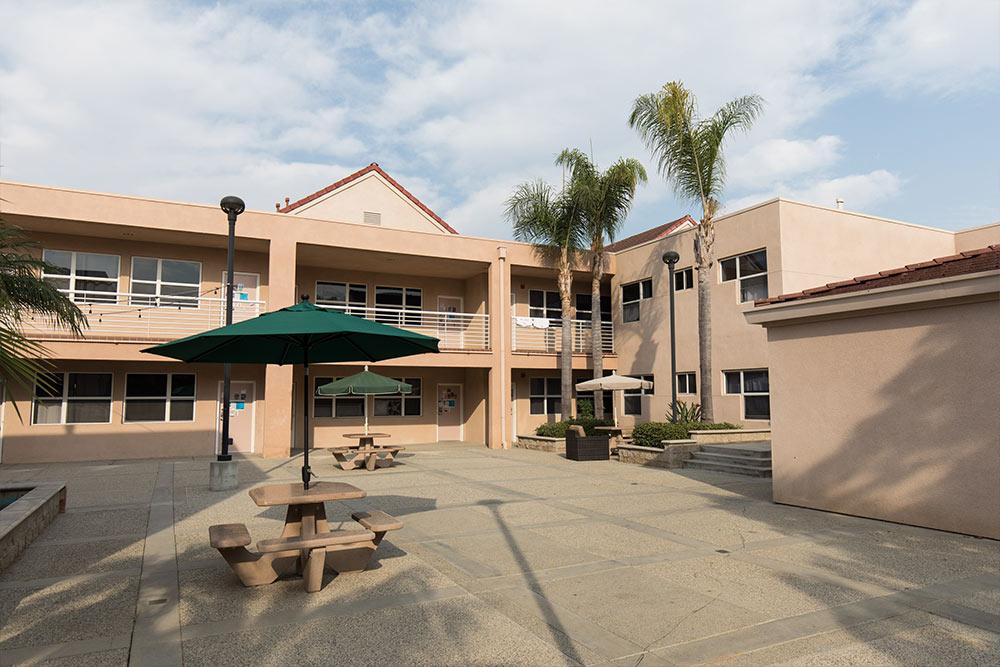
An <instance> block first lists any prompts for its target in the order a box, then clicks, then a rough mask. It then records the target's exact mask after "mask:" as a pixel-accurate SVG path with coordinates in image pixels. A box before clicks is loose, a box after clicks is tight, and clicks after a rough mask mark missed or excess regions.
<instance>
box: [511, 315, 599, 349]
mask: <svg viewBox="0 0 1000 667" xmlns="http://www.w3.org/2000/svg"><path fill="white" fill-rule="evenodd" d="M570 326H571V327H572V338H573V352H577V353H585V352H590V351H591V346H592V344H593V343H592V341H593V336H592V335H591V326H590V320H570ZM511 340H512V341H513V348H514V351H516V352H559V351H560V350H561V349H562V320H557V319H547V318H544V317H515V318H513V319H512V322H511ZM601 349H602V350H603V351H604V354H614V353H615V328H614V324H612V323H611V322H601Z"/></svg>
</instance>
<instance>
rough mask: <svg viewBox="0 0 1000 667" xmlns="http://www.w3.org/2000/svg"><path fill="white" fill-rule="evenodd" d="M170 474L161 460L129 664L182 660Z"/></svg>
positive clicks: (170, 465) (173, 663)
mask: <svg viewBox="0 0 1000 667" xmlns="http://www.w3.org/2000/svg"><path fill="white" fill-rule="evenodd" d="M173 478H174V464H173V462H169V461H167V462H163V463H160V465H159V466H158V469H157V475H156V486H155V487H154V489H153V498H152V501H153V502H152V503H151V504H150V507H149V521H148V523H147V528H146V542H145V548H144V549H143V553H142V566H143V567H142V574H141V575H140V578H139V595H138V600H137V601H136V612H135V622H134V624H133V626H132V644H131V647H130V649H129V665H156V666H159V665H164V666H166V665H170V666H177V665H181V664H183V656H182V648H181V632H180V605H179V602H180V582H179V577H178V571H177V547H176V538H175V536H174V502H173V501H174V484H173Z"/></svg>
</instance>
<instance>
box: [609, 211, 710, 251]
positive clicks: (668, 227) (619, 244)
mask: <svg viewBox="0 0 1000 667" xmlns="http://www.w3.org/2000/svg"><path fill="white" fill-rule="evenodd" d="M685 222H690V223H691V224H693V225H697V224H698V222H697V221H696V220H695V219H694V218H692V217H691V216H690V215H685V216H684V217H683V218H677V219H676V220H674V221H672V222H668V223H666V224H663V225H660V226H659V227H653V228H652V229H647V230H646V231H644V232H639V233H638V234H633V235H632V236H627V237H625V238H623V239H622V240H620V241H615V242H614V243H611V244H608V245H607V246H605V248H604V249H605V250H608V251H610V252H621V251H622V250H625V249H627V248H631V247H633V246H637V245H640V244H642V243H645V242H647V241H654V240H656V239H662V238H663V237H664V236H666V235H668V234H670V233H671V232H673V231H675V230H676V229H677V228H678V227H680V226H681V225H683V224H684V223H685Z"/></svg>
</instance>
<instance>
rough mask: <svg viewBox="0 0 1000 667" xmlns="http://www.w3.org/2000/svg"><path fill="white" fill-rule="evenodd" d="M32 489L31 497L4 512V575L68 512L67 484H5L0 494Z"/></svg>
mask: <svg viewBox="0 0 1000 667" xmlns="http://www.w3.org/2000/svg"><path fill="white" fill-rule="evenodd" d="M29 487H30V488H31V490H30V491H28V493H26V494H24V495H23V496H21V497H20V498H18V499H17V500H16V501H14V502H13V503H12V504H11V505H9V506H7V507H5V508H4V509H2V510H0V572H2V571H3V570H5V569H7V566H9V565H10V564H11V563H13V562H14V561H15V560H17V557H18V556H20V555H21V552H22V551H24V550H25V549H27V548H28V545H29V544H31V542H32V540H34V539H35V538H36V537H38V536H39V535H40V534H41V533H42V531H43V530H45V528H46V527H48V525H49V524H50V523H52V521H53V520H54V519H55V518H56V515H57V514H59V513H61V512H65V511H66V484H65V483H63V482H38V483H36V482H28V483H21V484H4V485H0V492H3V491H6V490H13V489H24V488H29Z"/></svg>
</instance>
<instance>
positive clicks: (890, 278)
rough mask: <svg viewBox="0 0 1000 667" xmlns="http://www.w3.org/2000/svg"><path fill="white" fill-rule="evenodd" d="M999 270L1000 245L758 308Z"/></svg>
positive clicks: (821, 288)
mask: <svg viewBox="0 0 1000 667" xmlns="http://www.w3.org/2000/svg"><path fill="white" fill-rule="evenodd" d="M996 270H1000V244H998V245H991V246H989V247H986V248H979V249H978V250H966V251H964V252H960V253H958V254H957V255H949V256H947V257H938V258H937V259H932V260H929V261H926V262H920V263H918V264H907V265H906V266H901V267H899V268H896V269H887V270H885V271H879V272H878V273H873V274H871V275H867V276H858V277H857V278H851V279H849V280H841V281H838V282H835V283H827V284H826V285H821V286H819V287H813V288H810V289H806V290H802V291H801V292H795V293H794V294H782V295H780V296H772V297H771V298H769V299H762V300H760V301H755V302H754V305H756V306H763V305H767V304H772V303H785V302H788V301H799V300H801V299H812V298H814V297H820V296H830V295H833V294H844V293H846V292H860V291H863V290H869V289H877V288H879V287H892V286H894V285H905V284H907V283H916V282H920V281H923V280H935V279H938V278H950V277H952V276H962V275H965V274H968V273H980V272H982V271H996Z"/></svg>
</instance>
